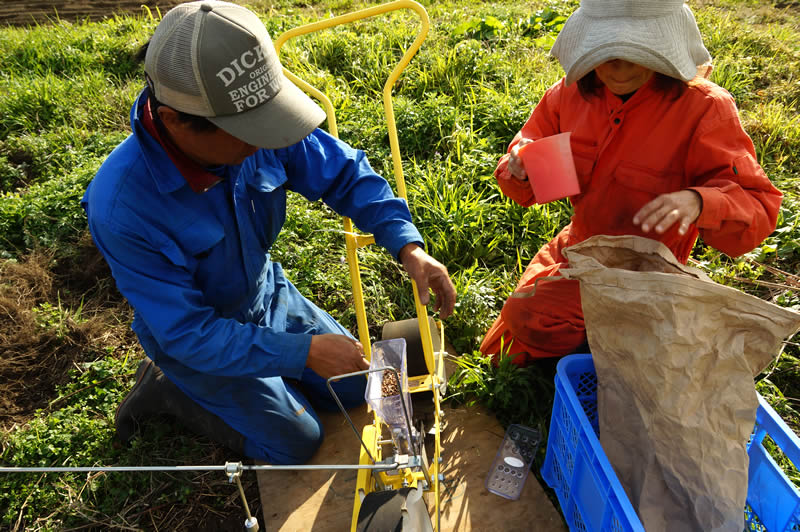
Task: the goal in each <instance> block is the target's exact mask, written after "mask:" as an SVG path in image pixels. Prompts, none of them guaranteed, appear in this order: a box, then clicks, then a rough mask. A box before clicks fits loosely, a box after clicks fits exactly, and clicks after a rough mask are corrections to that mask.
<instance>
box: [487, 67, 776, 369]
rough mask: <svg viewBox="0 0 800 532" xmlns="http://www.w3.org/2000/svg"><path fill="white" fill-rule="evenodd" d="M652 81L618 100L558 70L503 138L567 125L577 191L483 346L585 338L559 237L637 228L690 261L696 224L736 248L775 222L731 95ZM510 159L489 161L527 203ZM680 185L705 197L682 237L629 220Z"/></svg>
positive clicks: (522, 347)
mask: <svg viewBox="0 0 800 532" xmlns="http://www.w3.org/2000/svg"><path fill="white" fill-rule="evenodd" d="M654 81H655V76H654V77H653V78H651V80H650V81H648V82H647V83H646V84H645V85H644V86H642V87H641V88H640V89H639V90H637V91H636V93H635V94H633V96H631V97H630V99H628V100H627V101H625V102H623V100H622V99H620V98H619V97H617V96H615V95H614V94H613V93H612V92H611V91H609V90H608V89H606V88H605V87H603V88H602V89H601V91H600V93H599V94H598V95H596V96H594V97H591V98H589V100H586V99H584V98H583V96H581V94H580V92H579V91H578V86H577V84H576V83H573V84H572V85H570V86H568V87H567V86H565V85H564V80H563V79H562V80H561V81H560V82H558V83H557V84H555V85H554V86H553V87H551V88H550V89H548V90H547V92H545V94H544V96H543V97H542V99H541V101H540V102H539V104H538V105H537V106H536V108H535V109H534V111H533V113H532V114H531V116H530V118H529V119H528V121H527V122H526V124H525V126H524V127H523V128H522V130H521V131H520V132H519V133H518V134H517V135H516V137H515V138H514V140H513V141H512V142H511V144H510V145H509V147H508V150H509V151H511V148H513V147H514V146H515V145H516V143H517V142H519V139H520V138H523V137H524V138H530V139H533V140H536V139H539V138H542V137H547V136H550V135H554V134H557V133H562V132H566V131H571V132H572V135H571V147H572V153H573V157H574V160H575V168H576V171H577V174H578V180H579V181H580V186H581V193H580V194H579V195H577V196H573V197H571V198H570V201H571V202H572V205H573V207H574V215H573V217H572V220H571V222H570V224H569V225H567V226H566V227H565V228H564V229H563V230H562V231H561V232H560V233H559V234H558V235H557V236H556V237H555V238H554V239H553V240H552V241H550V242H549V243H548V244H547V245H545V246H544V247H543V248H542V249H541V250H539V252H538V253H537V254H536V256H535V257H534V258H533V260H532V261H531V263H530V264H529V265H528V267H527V269H526V270H525V272H524V273H523V275H522V278H521V279H520V281H519V283H518V285H517V288H516V290H515V291H514V293H513V294H512V295H511V297H510V298H509V299H508V300H507V301H506V304H505V305H504V307H503V310H502V312H501V314H500V317H499V318H498V319H497V321H496V322H495V323H494V325H492V327H491V329H490V330H489V332H488V333H487V334H486V336H485V338H484V340H483V343H482V345H481V351H482V352H483V353H484V354H487V355H496V354H498V353H499V352H500V351H501V350H502V351H503V352H510V353H512V354H516V353H518V356H517V357H515V359H514V362H515V363H517V364H520V365H524V364H526V363H527V362H528V361H529V360H530V359H531V358H541V357H552V356H561V355H565V354H567V353H570V352H573V351H574V349H576V348H578V347H580V346H581V344H583V342H584V341H585V328H584V324H583V314H582V312H581V306H580V293H579V290H578V282H577V281H571V280H567V279H563V278H560V277H559V273H558V271H559V270H560V269H561V268H562V267H565V266H566V259H565V258H564V257H563V255H562V254H561V251H562V250H563V249H564V248H565V247H568V246H571V245H573V244H576V243H578V242H581V241H583V240H585V239H587V238H589V237H591V236H593V235H599V234H604V235H639V236H643V237H647V238H656V239H658V240H660V241H661V242H663V243H664V244H665V245H666V246H667V247H669V249H670V250H672V252H673V253H674V254H675V256H676V257H677V258H678V259H679V260H680V261H681V262H682V263H686V261H687V260H688V259H689V255H690V253H691V250H692V247H693V245H694V242H695V240H696V239H697V236H698V234H699V235H700V236H702V238H703V241H704V242H705V243H706V244H708V245H711V246H713V247H715V248H716V249H718V250H720V251H722V252H724V253H726V254H728V255H730V256H737V255H741V254H743V253H746V252H748V251H751V250H752V249H754V248H755V247H757V246H758V245H759V244H760V243H761V242H762V241H763V240H764V238H766V237H767V236H768V235H769V234H770V233H771V232H772V231H773V230H774V229H775V224H776V220H777V216H778V210H779V207H780V203H781V198H782V195H781V193H780V192H779V191H778V190H777V189H776V188H775V187H774V186H773V185H772V183H770V181H769V179H768V178H767V176H766V175H765V174H764V171H763V170H762V169H761V167H760V166H759V164H758V162H757V160H756V156H755V150H754V148H753V143H752V141H751V140H750V137H748V136H747V134H746V133H745V131H744V129H743V128H742V126H741V123H740V122H739V116H738V112H737V109H736V105H735V103H734V101H733V98H732V97H731V96H730V94H729V93H728V92H727V91H725V90H724V89H722V88H721V87H719V86H717V85H715V84H713V83H711V82H710V81H707V80H704V79H697V80H694V81H692V82H691V83H690V84H689V88H688V89H687V90H685V91H684V92H683V93H682V94H681V95H680V97H678V98H677V99H675V98H674V97H670V95H669V94H665V93H664V92H662V91H658V90H657V89H656V88H655V87H654V85H655V83H654ZM508 158H509V155H508V154H506V155H504V156H503V157H502V158H501V159H500V162H499V164H498V166H497V169H496V170H495V177H496V178H497V182H498V184H499V185H500V188H501V189H502V191H503V193H504V194H506V195H507V196H508V197H510V198H511V199H513V200H514V201H516V202H517V203H519V204H520V205H523V206H525V207H527V206H529V205H532V204H533V203H534V202H535V198H534V195H533V191H532V190H531V187H530V184H529V183H528V182H524V181H519V180H517V179H514V178H513V177H511V175H510V173H509V172H508V168H507V167H508ZM530 178H531V179H535V174H534V175H532V176H531V177H530ZM684 189H692V190H695V191H697V192H698V193H699V194H700V196H701V197H702V199H703V207H702V212H701V213H700V216H699V218H698V219H697V220H696V221H695V223H694V224H692V225H691V226H690V228H689V231H687V233H686V234H685V235H680V234H678V224H674V225H673V226H672V227H671V228H670V229H669V230H667V231H666V232H665V233H663V234H661V235H658V234H656V233H654V232H652V231H651V232H649V233H643V232H642V231H641V230H640V228H639V227H637V226H635V225H634V224H633V216H634V214H636V212H637V211H638V210H639V209H640V208H641V207H643V206H644V205H645V204H646V203H647V202H649V201H650V200H652V199H654V198H656V197H657V196H659V195H661V194H665V193H669V192H676V191H679V190H684ZM546 277H557V279H555V280H553V279H544V278H546ZM501 346H502V347H501Z"/></svg>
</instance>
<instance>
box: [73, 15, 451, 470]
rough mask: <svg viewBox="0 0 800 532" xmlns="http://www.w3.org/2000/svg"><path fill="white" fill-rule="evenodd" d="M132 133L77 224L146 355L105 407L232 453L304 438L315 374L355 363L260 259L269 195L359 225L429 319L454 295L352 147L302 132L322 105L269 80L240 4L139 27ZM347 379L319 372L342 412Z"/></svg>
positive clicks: (127, 425) (276, 72)
mask: <svg viewBox="0 0 800 532" xmlns="http://www.w3.org/2000/svg"><path fill="white" fill-rule="evenodd" d="M145 78H146V80H147V88H145V89H144V90H143V91H142V93H141V95H140V96H139V97H138V99H137V101H136V102H135V103H134V105H133V107H132V109H131V115H130V116H131V128H132V130H133V133H132V135H131V136H130V137H128V138H127V139H126V140H125V141H124V142H122V144H120V145H119V146H118V147H117V148H116V149H115V150H114V152H113V153H112V154H111V155H110V156H109V157H108V159H107V160H106V161H105V163H104V164H103V166H102V167H101V168H100V170H99V171H98V173H97V175H96V176H95V178H94V180H93V181H92V183H91V184H90V185H89V188H88V190H87V191H86V194H85V196H84V198H83V206H84V208H85V209H86V212H87V215H88V219H89V228H90V230H91V232H92V236H93V238H94V241H95V243H96V245H97V247H98V248H99V249H100V251H101V252H102V254H103V255H104V257H105V258H106V260H107V262H108V264H109V265H110V266H111V271H112V274H113V276H114V279H115V280H116V283H117V287H118V288H119V291H120V292H121V293H122V294H123V295H124V296H125V297H126V298H127V299H128V301H129V302H130V304H131V305H132V306H133V308H134V310H135V316H134V320H133V324H132V328H133V330H134V331H135V332H136V334H137V336H138V337H139V341H140V342H141V344H142V346H143V348H144V350H145V352H146V353H147V356H148V359H146V360H145V361H144V362H143V363H142V364H141V365H140V367H139V369H138V371H137V376H136V379H137V380H136V384H135V386H134V387H133V389H132V390H131V391H130V393H129V394H128V395H127V396H126V397H125V399H124V400H123V401H122V403H121V404H120V406H119V408H118V409H117V415H116V427H117V433H118V435H119V437H120V438H121V439H123V440H125V441H127V440H129V439H130V438H132V437H133V435H134V432H135V430H136V427H137V420H140V419H143V418H146V417H148V416H152V415H155V414H169V415H172V416H174V417H176V418H178V420H179V421H181V422H183V423H184V424H186V425H188V426H189V428H190V429H192V430H194V431H195V432H199V433H201V434H205V435H206V436H208V437H210V438H212V439H213V440H215V441H218V442H220V443H222V444H224V445H226V446H228V447H230V448H231V449H233V450H235V451H237V452H239V453H240V454H243V455H247V456H250V457H253V458H257V459H260V460H264V461H267V462H270V463H273V464H292V463H302V462H305V461H307V460H308V459H309V458H311V456H312V455H313V454H314V452H315V451H316V449H317V448H318V447H319V445H320V443H321V441H322V427H321V425H320V421H319V418H318V417H317V414H316V413H315V412H314V409H313V408H312V405H313V407H317V408H336V406H335V403H334V402H333V399H332V398H331V397H330V394H329V393H328V390H327V387H326V385H325V380H326V379H327V378H328V377H331V376H333V375H340V374H343V373H349V372H353V371H358V370H363V369H366V368H367V367H368V364H367V362H366V360H365V359H364V358H363V350H362V346H361V344H360V343H359V342H357V341H356V340H355V339H353V337H352V336H351V335H350V334H349V333H348V331H347V330H345V329H344V328H343V327H342V326H341V325H340V324H338V323H337V322H336V321H335V320H334V319H333V318H332V317H331V316H330V315H328V314H327V313H326V312H324V311H322V310H321V309H319V308H318V307H316V306H315V305H314V304H313V303H311V302H310V301H308V300H307V299H306V298H305V297H303V296H302V295H301V294H300V293H299V292H298V291H297V289H296V288H295V287H294V286H293V285H292V284H291V283H290V282H289V281H288V280H287V279H286V277H284V274H283V270H282V269H281V266H280V264H278V263H275V262H272V261H271V260H270V257H269V249H270V246H271V245H272V244H273V242H274V241H275V239H276V237H277V236H278V233H279V232H280V230H281V227H282V225H283V223H284V221H285V218H286V191H287V190H293V191H295V192H297V193H299V194H302V195H303V196H305V197H306V198H308V199H309V200H312V201H313V200H317V199H322V200H323V201H324V202H325V203H326V204H327V205H329V206H330V207H331V208H333V209H334V210H335V211H336V212H338V213H340V214H342V215H345V216H348V217H350V218H352V219H353V220H354V222H355V223H356V225H357V226H358V227H359V228H361V229H362V230H364V231H368V232H370V233H372V234H374V235H375V240H376V242H377V243H378V244H380V245H382V246H384V247H385V248H386V249H388V250H389V251H390V252H391V254H392V255H393V256H394V257H396V258H397V259H398V260H399V261H400V262H401V263H402V264H403V267H404V268H405V270H406V271H407V272H408V273H409V275H410V277H411V278H412V279H414V280H415V281H416V283H417V286H418V288H419V292H420V298H421V300H422V302H423V303H427V301H428V299H429V289H430V290H432V291H433V292H434V294H435V296H436V300H435V308H436V310H439V311H440V315H441V316H442V317H447V316H448V315H450V313H451V312H452V310H453V306H454V303H455V289H454V287H453V284H452V282H451V281H450V278H449V276H448V273H447V269H446V268H445V267H444V266H443V265H442V264H440V263H439V262H437V261H436V260H434V259H433V258H431V257H430V256H429V255H427V254H426V253H425V252H424V251H423V249H422V247H421V246H422V238H421V236H420V234H419V232H418V231H417V229H416V228H415V227H414V225H413V224H412V223H411V217H410V213H409V211H408V207H407V205H406V203H405V202H404V201H403V200H402V199H398V198H396V197H394V195H393V194H392V192H391V189H390V187H389V186H388V183H387V182H386V180H385V179H383V178H382V177H380V176H379V175H377V174H376V173H375V172H374V171H373V170H372V168H371V167H370V165H369V163H368V162H367V160H366V158H365V156H364V154H363V153H362V152H360V151H357V150H355V149H353V148H351V147H349V146H348V145H346V144H344V143H343V142H340V141H338V140H336V139H335V138H333V137H331V136H330V135H328V134H327V133H325V132H324V131H321V130H319V129H317V126H318V125H319V124H320V123H321V122H322V120H323V119H324V117H325V115H324V112H323V111H322V110H321V109H320V108H319V107H318V106H317V105H316V104H315V103H314V102H313V101H312V100H311V99H310V98H308V97H307V96H306V95H305V94H303V93H302V91H300V90H299V89H298V88H297V87H296V86H295V85H293V84H292V83H291V82H290V81H289V80H288V79H286V78H285V77H284V75H283V73H282V71H281V65H280V62H279V60H278V57H277V55H276V53H275V50H274V48H273V45H272V42H271V40H270V37H269V35H268V34H267V31H266V29H265V27H264V25H263V24H262V23H261V21H260V20H259V18H258V17H257V16H256V15H255V14H254V13H252V12H251V11H249V10H247V9H246V8H244V7H241V6H237V5H235V4H230V3H227V2H218V1H211V0H208V1H202V2H190V3H186V4H181V5H179V6H177V7H175V8H173V9H172V10H170V11H169V12H168V13H167V14H166V15H165V16H164V18H163V19H162V21H161V23H160V24H159V25H158V27H157V28H156V30H155V32H154V34H153V36H152V38H151V39H150V42H149V43H148V45H147V48H146V54H145ZM365 381H366V379H364V378H363V377H355V378H349V379H344V380H341V381H339V382H337V383H336V385H335V387H336V391H337V394H338V395H339V397H340V398H341V400H342V402H343V404H344V405H345V406H346V407H351V406H354V405H357V404H359V403H360V402H361V401H363V396H364V387H365Z"/></svg>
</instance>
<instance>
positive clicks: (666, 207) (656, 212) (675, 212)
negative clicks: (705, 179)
mask: <svg viewBox="0 0 800 532" xmlns="http://www.w3.org/2000/svg"><path fill="white" fill-rule="evenodd" d="M702 210H703V198H702V197H701V196H700V194H698V193H697V192H696V191H694V190H681V191H679V192H671V193H669V194H661V195H660V196H658V197H657V198H655V199H654V200H652V201H650V202H648V203H647V204H645V206H644V207H642V208H641V209H639V212H637V213H636V214H635V215H634V216H633V223H634V224H635V225H639V226H641V228H642V231H643V232H645V233H647V232H649V231H650V230H651V229H653V230H655V232H656V233H658V234H659V235H660V234H663V233H664V232H665V231H666V230H667V229H669V228H670V227H672V225H673V224H675V223H678V224H680V225H679V226H678V233H680V234H682V235H685V234H686V231H688V230H689V225H691V224H692V223H694V221H695V220H697V217H698V216H700V211H702Z"/></svg>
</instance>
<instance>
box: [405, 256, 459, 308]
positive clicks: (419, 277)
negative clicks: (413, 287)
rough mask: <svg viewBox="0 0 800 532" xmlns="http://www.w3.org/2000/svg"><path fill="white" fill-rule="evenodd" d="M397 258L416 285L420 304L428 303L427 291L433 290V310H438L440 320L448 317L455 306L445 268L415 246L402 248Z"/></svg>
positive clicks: (454, 295)
mask: <svg viewBox="0 0 800 532" xmlns="http://www.w3.org/2000/svg"><path fill="white" fill-rule="evenodd" d="M399 258H400V262H402V263H403V268H405V270H406V271H407V272H408V275H409V276H410V277H411V278H412V279H413V280H414V282H415V283H417V291H418V292H419V300H420V302H421V303H422V304H423V305H427V304H428V302H429V301H430V295H429V294H428V291H429V290H433V293H434V294H435V295H436V301H435V303H434V307H433V310H434V311H437V310H438V311H439V316H440V317H441V318H442V319H444V318H447V317H448V316H450V315H451V314H452V313H453V307H454V306H455V304H456V288H455V286H453V282H452V281H451V280H450V275H449V274H448V273H447V268H445V267H444V265H443V264H441V263H440V262H439V261H437V260H436V259H434V258H433V257H431V256H430V255H428V254H427V253H425V251H424V250H423V249H422V248H421V247H419V246H418V245H416V244H406V245H405V246H403V249H401V250H400V255H399Z"/></svg>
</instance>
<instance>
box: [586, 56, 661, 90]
mask: <svg viewBox="0 0 800 532" xmlns="http://www.w3.org/2000/svg"><path fill="white" fill-rule="evenodd" d="M594 73H595V74H597V77H598V78H599V79H600V81H602V82H603V83H604V84H605V86H606V87H608V90H610V91H611V92H613V93H614V94H616V95H618V96H621V95H623V94H630V93H632V92H634V91H635V90H637V89H639V88H640V87H641V86H642V85H644V84H645V83H646V82H647V80H649V79H650V78H651V77H652V76H653V71H652V70H650V69H649V68H646V67H643V66H641V65H637V64H636V63H631V62H630V61H625V60H624V59H612V60H611V61H606V62H605V63H603V64H602V65H599V66H597V67H595V69H594Z"/></svg>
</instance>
